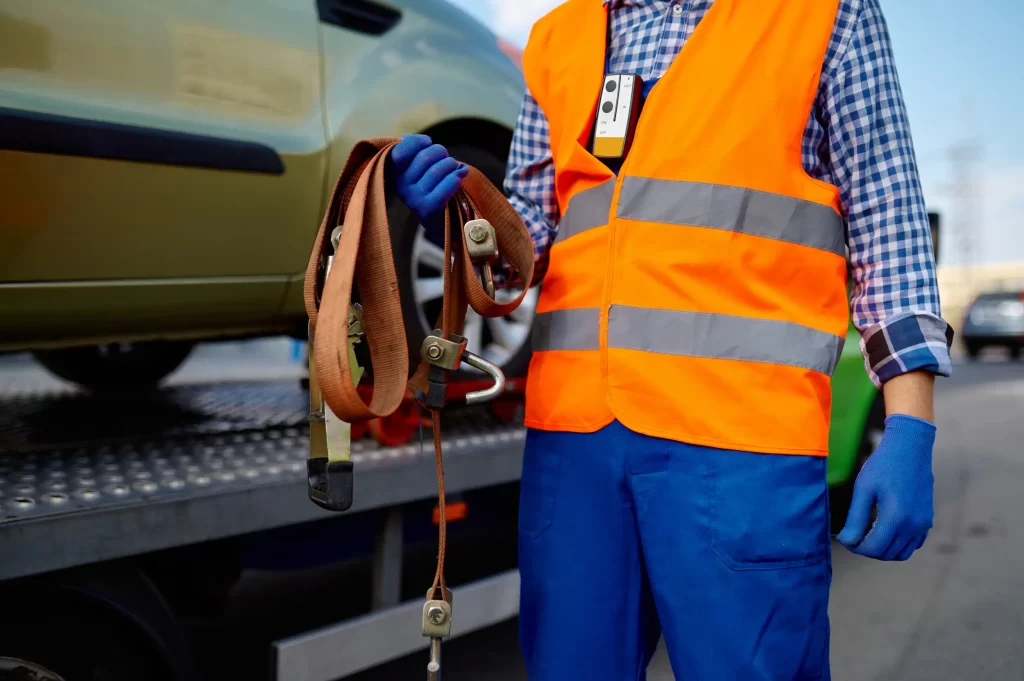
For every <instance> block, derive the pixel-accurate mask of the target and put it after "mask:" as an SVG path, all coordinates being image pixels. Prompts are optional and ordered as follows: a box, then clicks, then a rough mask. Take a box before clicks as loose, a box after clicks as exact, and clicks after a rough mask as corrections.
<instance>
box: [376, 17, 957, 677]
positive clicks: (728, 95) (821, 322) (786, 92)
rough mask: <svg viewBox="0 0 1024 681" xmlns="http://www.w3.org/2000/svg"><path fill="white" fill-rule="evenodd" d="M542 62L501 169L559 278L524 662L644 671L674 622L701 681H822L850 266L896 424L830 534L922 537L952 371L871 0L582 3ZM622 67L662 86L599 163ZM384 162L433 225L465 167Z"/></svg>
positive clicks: (547, 26)
mask: <svg viewBox="0 0 1024 681" xmlns="http://www.w3.org/2000/svg"><path fill="white" fill-rule="evenodd" d="M524 66H525V75H526V83H527V88H528V94H527V95H526V98H525V101H524V104H523V108H522V112H521V114H520V118H519V123H518V126H517V130H516V132H515V136H514V139H513V143H512V152H511V156H510V159H509V167H508V174H507V179H506V185H505V187H506V192H507V194H508V197H509V201H510V202H511V203H512V205H513V206H515V207H516V209H517V210H518V211H519V213H520V215H521V216H522V217H523V220H524V221H525V223H526V225H527V226H528V228H529V230H530V232H531V234H532V236H533V239H534V243H535V246H536V254H537V262H538V269H539V271H540V275H538V281H539V280H540V277H543V281H544V286H543V290H542V293H541V299H540V302H539V304H538V313H539V314H538V319H537V322H536V324H537V326H538V329H537V334H536V338H535V348H534V349H535V354H534V357H533V360H532V364H531V368H530V376H529V381H528V390H527V404H526V411H527V413H526V423H527V426H528V427H529V428H530V430H529V434H528V438H527V445H526V452H525V461H524V467H523V478H522V497H521V503H520V536H519V548H520V572H521V575H522V603H521V620H520V621H521V631H520V633H521V639H522V641H521V642H522V647H523V652H524V655H525V659H526V664H527V669H528V671H529V676H530V678H531V679H533V680H534V681H543V680H547V679H552V680H554V679H558V680H564V679H587V680H588V681H599V680H604V679H607V680H608V681H622V680H625V679H630V680H635V679H642V678H644V675H645V669H646V667H647V663H648V662H649V660H650V657H651V655H652V653H653V650H654V646H655V645H656V642H657V641H658V639H659V635H661V634H663V635H664V637H665V641H666V644H667V647H668V652H669V656H670V658H671V662H672V667H673V670H674V672H675V675H676V677H677V678H679V679H681V680H683V679H685V680H687V681H705V680H716V681H717V680H719V679H721V680H723V681H724V680H726V679H728V680H730V681H754V680H758V681H760V680H764V681H769V680H771V681H792V680H794V679H801V680H808V681H809V680H812V679H814V680H818V679H828V678H829V664H828V631H829V629H828V615H827V606H828V588H829V583H830V581H831V562H830V558H831V557H830V542H829V533H828V507H827V488H826V483H825V455H826V454H827V444H828V442H827V439H828V419H829V412H830V408H831V402H830V396H831V394H830V387H829V376H830V375H831V372H832V370H833V369H834V367H835V362H836V359H837V357H838V353H839V352H840V351H841V348H842V340H843V337H844V335H845V329H846V324H847V321H848V314H849V309H851V308H848V307H847V303H848V301H847V290H846V273H847V261H848V263H849V272H850V274H851V275H852V281H853V289H852V301H851V302H852V314H853V320H854V323H855V324H856V326H857V328H858V329H859V330H860V332H861V334H862V342H861V349H862V351H863V353H864V356H865V361H866V366H867V368H868V370H869V372H870V374H871V377H872V378H873V380H874V381H875V382H876V384H878V385H880V386H882V390H883V392H884V397H885V403H886V410H887V413H888V417H887V419H886V428H885V434H884V437H883V439H882V442H881V444H880V445H879V447H878V449H877V451H876V452H875V453H874V455H873V456H872V457H871V458H870V459H869V461H868V462H867V464H866V465H865V466H864V468H863V470H862V471H861V472H860V474H859V476H858V478H857V481H856V485H855V490H854V498H853V505H852V507H851V511H850V514H849V518H848V521H847V524H846V527H845V528H844V530H843V531H842V533H841V534H840V535H839V537H838V540H839V541H840V542H842V543H843V544H844V545H845V546H847V547H848V548H849V549H850V550H852V551H854V552H855V553H859V554H862V555H865V556H869V557H872V558H877V559H881V560H905V559H907V558H908V557H909V556H910V555H911V554H912V553H913V552H914V551H915V550H916V549H918V548H920V546H921V545H922V544H923V543H924V540H925V537H926V536H927V533H928V529H929V528H930V527H931V524H932V516H933V509H932V506H933V501H932V486H933V481H932V471H931V455H932V446H933V442H934V437H935V426H934V425H933V424H932V423H931V422H932V420H933V412H932V391H933V382H934V376H935V375H937V374H938V375H949V373H950V370H951V367H950V360H949V354H948V346H949V342H950V339H951V337H952V336H951V333H952V332H951V330H950V329H949V327H948V325H947V324H946V323H945V322H943V321H942V320H941V318H940V317H939V297H938V291H937V287H936V281H935V271H934V262H933V257H932V253H931V241H930V238H931V237H930V231H929V227H928V219H927V214H926V211H925V206H924V200H923V198H922V194H921V188H920V183H919V180H918V175H917V169H916V165H915V159H914V155H913V149H912V144H911V139H910V131H909V127H908V123H907V119H906V113H905V110H904V106H903V103H902V99H901V93H900V87H899V83H898V80H897V76H896V70H895V66H894V63H893V56H892V52H891V48H890V44H889V39H888V35H887V29H886V26H885V23H884V20H883V18H882V14H881V11H880V9H879V7H878V3H877V0H757V2H754V1H753V0H714V1H713V2H712V1H711V0H671V1H666V0H604V1H603V2H602V1H601V0H569V2H566V3H564V4H563V5H561V6H560V7H558V8H556V9H555V10H554V11H553V12H551V13H550V14H549V15H547V16H546V17H544V18H543V19H541V20H540V21H539V22H538V23H537V25H536V26H535V27H534V29H533V32H532V34H531V37H530V41H529V44H528V45H527V48H526V52H525V55H524ZM604 74H635V75H638V76H640V77H641V78H642V79H643V100H644V102H643V109H642V116H641V118H640V120H639V123H638V124H637V125H636V128H635V135H634V137H633V141H632V146H631V148H630V150H629V152H628V154H627V155H626V156H625V158H624V159H615V160H611V161H607V162H604V161H600V160H598V159H597V158H596V157H595V156H594V154H593V146H592V144H593V134H594V132H593V131H594V127H593V121H594V117H595V108H596V105H597V102H598V101H600V99H599V98H600V96H601V90H602V87H604V86H605V81H604ZM392 160H393V164H392V165H393V168H392V172H393V177H394V181H395V185H396V187H397V189H398V193H399V194H400V195H401V196H402V197H403V199H405V200H406V202H407V203H408V204H409V205H410V207H411V208H412V209H413V211H414V212H415V213H416V214H417V215H418V216H419V217H420V218H421V219H422V220H423V221H424V225H425V226H426V227H427V230H428V232H429V233H432V234H435V235H436V234H437V232H438V226H437V225H438V220H437V215H438V211H439V210H440V209H441V208H442V207H443V206H444V203H445V201H446V200H447V199H448V197H450V196H451V194H452V192H454V191H455V189H456V188H457V187H458V184H459V182H460V181H461V177H462V176H463V175H464V172H465V170H464V169H463V168H462V167H461V166H460V165H459V164H458V163H457V162H456V161H454V160H453V159H450V158H447V154H446V152H445V151H444V149H443V148H441V147H438V146H436V145H434V146H431V145H430V140H428V139H425V138H423V137H421V136H413V137H410V138H407V139H406V140H405V141H403V142H402V144H400V145H399V146H398V147H396V148H395V151H394V153H393V157H392ZM545 272H546V274H545ZM874 513H877V517H876V518H873V517H872V516H873V514H874ZM865 597H870V594H865Z"/></svg>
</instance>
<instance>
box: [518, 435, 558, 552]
mask: <svg viewBox="0 0 1024 681" xmlns="http://www.w3.org/2000/svg"><path fill="white" fill-rule="evenodd" d="M559 435H561V434H560V433H549V432H545V431H541V430H529V431H527V434H526V448H525V450H524V452H523V474H522V477H521V478H520V482H519V532H520V534H521V535H524V536H526V537H530V538H534V539H535V538H537V537H539V536H540V535H542V534H543V533H544V531H545V530H547V529H548V528H549V527H551V521H552V519H553V518H554V513H555V499H556V497H557V492H558V478H559V471H560V470H561V468H562V448H563V445H562V443H561V442H560V440H559Z"/></svg>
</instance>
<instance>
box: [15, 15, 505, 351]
mask: <svg viewBox="0 0 1024 681" xmlns="http://www.w3.org/2000/svg"><path fill="white" fill-rule="evenodd" d="M389 4H391V5H393V6H395V7H396V8H398V9H400V10H403V16H402V19H401V21H399V22H398V24H397V25H396V26H395V27H394V28H393V29H392V30H391V31H389V32H388V33H386V34H385V35H383V36H371V35H365V34H362V33H360V32H358V31H355V30H348V29H343V28H339V27H337V26H334V25H331V24H328V23H323V22H321V21H320V19H319V16H318V13H317V3H316V2H313V1H312V0H219V1H218V2H217V3H196V2H191V1H190V0H166V1H165V2H160V3H156V2H139V1H138V0H90V1H89V2H81V3H72V4H71V5H67V4H66V3H57V2H53V1H52V0H48V1H45V2H41V1H37V0H12V1H11V2H9V3H5V5H4V8H3V9H2V10H0V18H2V21H0V25H2V26H3V28H0V42H5V43H6V49H4V50H3V52H2V54H3V56H2V57H0V60H2V61H3V62H4V63H0V67H2V68H0V110H6V111H10V112H15V113H16V114H19V115H22V116H25V115H31V116H37V117H47V116H50V117H53V116H60V117H62V120H67V121H71V122H72V123H79V124H83V125H89V124H95V123H96V122H100V123H101V124H102V125H104V126H106V127H105V128H104V129H103V130H102V131H101V132H102V133H104V134H108V133H109V130H110V128H116V130H117V131H118V132H120V133H126V134H130V135H142V136H143V137H145V138H146V140H147V141H149V142H152V141H153V140H154V139H155V140H156V141H157V142H158V143H166V142H167V140H166V139H161V137H162V136H163V137H164V138H166V137H167V136H168V135H170V136H172V137H173V135H192V136H202V139H208V140H213V141H214V142H215V143H216V142H217V141H226V142H233V143H244V144H253V145H259V146H260V147H261V148H263V149H267V150H271V151H272V153H274V154H276V155H277V156H278V158H279V159H280V163H281V166H282V167H283V170H284V172H283V173H278V174H275V173H273V172H244V171H236V170H225V169H223V168H210V167H196V166H195V165H192V166H189V165H182V164H177V165H176V164H173V163H159V162H150V161H151V160H152V159H150V160H149V161H147V162H137V161H131V160H124V159H123V158H97V157H83V156H81V155H78V156H76V155H73V154H74V153H75V152H74V151H72V152H70V154H69V153H51V152H52V149H50V150H48V152H47V153H33V152H32V151H25V150H17V151H12V150H10V149H7V150H0V174H2V176H3V177H0V180H3V182H2V183H0V186H3V187H4V189H3V192H2V195H0V220H2V222H3V224H2V225H0V263H2V267H0V328H3V329H4V333H3V334H2V335H0V346H2V347H4V348H5V349H21V348H31V347H43V346H49V345H53V344H66V345H70V344H82V343H93V342H100V341H101V340H112V339H115V338H119V339H125V340H129V339H135V340H138V339H143V338H150V337H159V336H162V335H166V336H178V335H190V336H192V337H197V338H201V337H213V336H217V335H223V334H235V333H249V332H251V333H270V332H279V331H282V330H292V329H291V327H293V326H295V325H296V324H301V321H302V317H303V316H304V315H303V310H302V306H301V281H302V272H303V271H304V269H305V265H306V262H307V260H308V257H309V247H310V244H311V243H312V240H313V236H314V235H315V232H316V229H317V227H318V226H319V223H320V220H321V217H322V215H323V211H324V209H325V208H326V202H327V191H328V189H329V186H330V185H331V184H332V183H333V180H334V178H336V177H337V174H338V173H339V172H340V170H341V167H342V165H343V164H344V161H345V158H346V157H347V153H348V150H349V149H350V148H351V146H352V145H353V144H354V143H355V142H356V141H358V140H359V139H363V138H367V137H374V136H381V135H400V134H405V133H409V132H419V131H424V130H429V129H431V128H432V127H435V126H437V125H440V124H443V123H445V122H447V121H453V120H457V119H473V120H483V121H489V122H492V123H493V124H494V125H496V126H501V127H502V128H503V129H504V130H507V131H510V130H511V128H512V126H513V125H514V122H515V117H516V115H517V113H518V107H519V104H520V101H521V93H522V87H523V83H522V76H521V74H520V73H519V71H518V70H517V69H516V67H515V66H514V65H513V64H512V63H511V62H510V61H509V60H508V58H507V57H506V56H505V55H504V54H503V53H502V51H501V50H500V49H499V48H498V46H497V44H496V42H495V38H494V36H493V34H492V33H490V31H488V30H486V29H484V28H483V27H482V26H481V25H480V24H479V23H477V22H475V21H474V20H472V19H470V18H469V17H468V16H467V15H465V14H464V13H463V12H461V11H459V10H457V9H455V8H453V7H451V6H449V5H448V4H447V3H445V2H441V1H439V0H415V1H411V0H410V1H407V2H391V3H389ZM324 83H326V87H324ZM36 123H38V121H36ZM87 132H89V134H91V131H87ZM69 139H74V140H75V141H76V142H80V141H81V138H80V137H74V136H73V135H69ZM172 142H173V140H172ZM200 142H201V140H200ZM141 285H144V287H145V290H144V291H141V290H140V291H139V292H131V290H132V289H133V288H136V287H139V286H141ZM286 292H287V295H286Z"/></svg>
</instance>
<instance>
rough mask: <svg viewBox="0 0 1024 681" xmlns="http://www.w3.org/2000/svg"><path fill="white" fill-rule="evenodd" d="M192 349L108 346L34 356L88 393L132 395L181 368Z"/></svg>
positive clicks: (167, 344) (164, 344)
mask: <svg viewBox="0 0 1024 681" xmlns="http://www.w3.org/2000/svg"><path fill="white" fill-rule="evenodd" d="M192 346H193V344H192V343H191V342H185V341H151V342H146V343H109V344H105V345H92V346H85V347H77V348H60V349H57V350H40V351H37V352H36V353H34V354H35V357H36V359H37V360H38V361H39V363H40V364H42V365H43V366H44V367H46V368H47V369H49V370H50V371H51V372H53V373H54V374H56V375H57V376H60V377H61V378H63V379H64V380H66V381H71V382H72V383H76V384H78V385H80V386H82V387H83V388H86V389H88V390H92V391H94V392H110V391H131V390H146V389H148V388H152V387H154V386H155V385H157V384H158V383H159V382H160V381H161V380H162V379H163V378H164V377H166V376H167V375H168V374H170V373H171V372H172V371H174V370H175V369H177V368H178V367H179V366H181V363H182V362H184V361H185V358H186V357H188V355H189V353H190V352H191V351H192Z"/></svg>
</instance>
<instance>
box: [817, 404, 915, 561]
mask: <svg viewBox="0 0 1024 681" xmlns="http://www.w3.org/2000/svg"><path fill="white" fill-rule="evenodd" d="M934 444H935V425H934V424H931V423H929V422H928V421H924V420H922V419H919V418H915V417H913V416H905V415H903V414H893V415H892V416H890V417H889V418H887V419H886V420H885V434H884V435H883V436H882V442H881V443H880V444H879V445H878V449H877V450H875V453H874V454H872V455H871V457H870V458H868V460H867V462H866V463H865V464H864V467H863V468H862V469H861V471H860V474H859V475H858V476H857V480H856V482H855V483H854V487H853V502H852V503H851V504H850V513H849V515H848V516H847V519H846V527H844V528H843V531H842V532H840V533H839V536H838V537H836V539H838V540H839V542H840V543H842V544H843V545H844V546H845V547H846V548H848V549H849V550H850V551H853V552H854V553H857V554H860V555H862V556H867V557H869V558H877V559H879V560H906V559H907V558H910V556H911V554H913V553H914V551H916V550H917V549H919V548H921V546H922V545H923V544H924V540H925V539H926V538H927V537H928V530H930V529H931V527H932V521H933V518H934V501H933V487H934V477H933V475H932V447H933V445H934ZM876 504H877V507H878V517H877V519H876V520H875V523H874V525H872V526H871V527H870V528H869V527H868V526H869V525H870V524H871V511H872V509H873V508H875V505H876ZM869 530H870V531H869ZM865 535H866V536H865Z"/></svg>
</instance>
